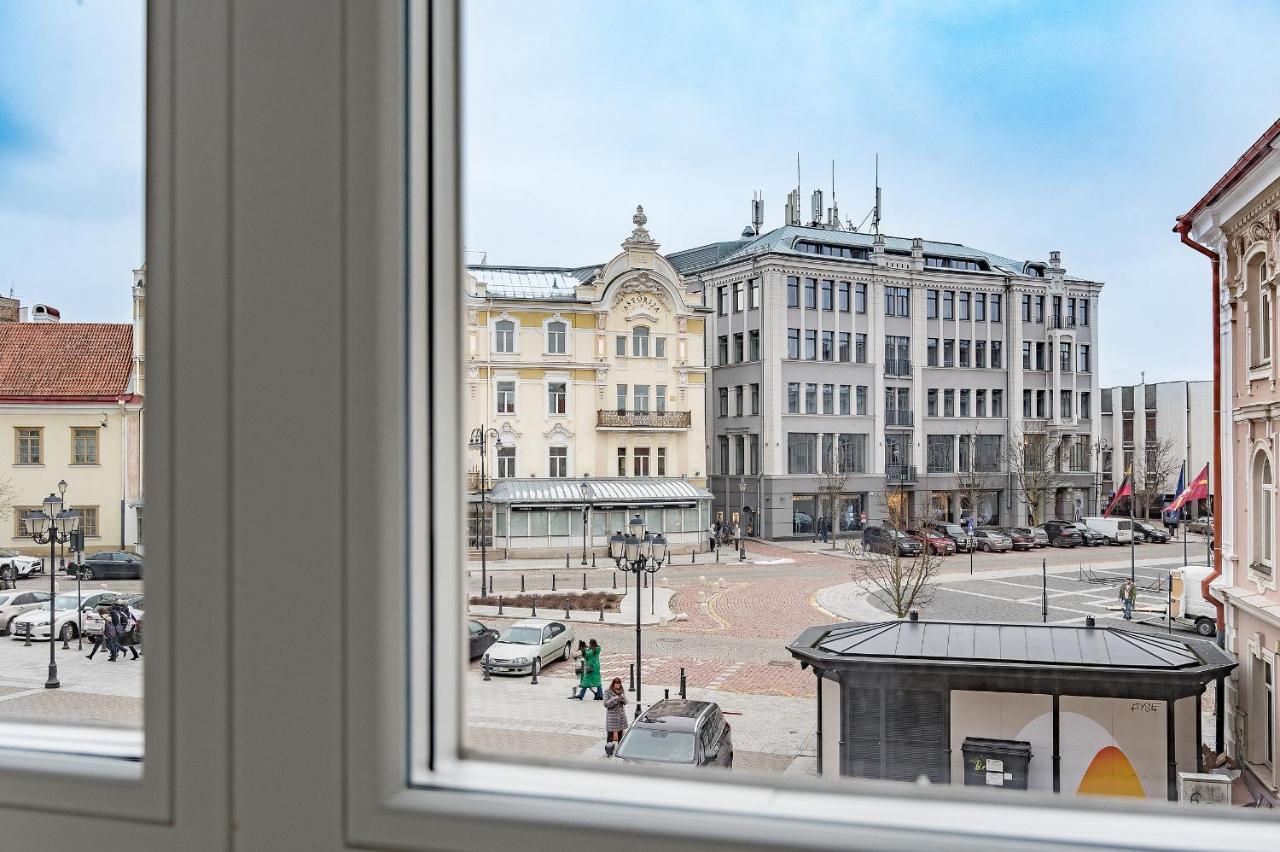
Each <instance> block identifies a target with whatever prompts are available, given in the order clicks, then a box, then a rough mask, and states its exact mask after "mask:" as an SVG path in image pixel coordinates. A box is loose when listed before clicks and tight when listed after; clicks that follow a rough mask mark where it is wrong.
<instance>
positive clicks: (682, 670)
mask: <svg viewBox="0 0 1280 852" xmlns="http://www.w3.org/2000/svg"><path fill="white" fill-rule="evenodd" d="M680 697H681V698H688V697H689V696H687V695H686V694H685V680H684V666H681V667H680Z"/></svg>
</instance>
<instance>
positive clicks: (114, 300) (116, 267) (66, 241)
mask: <svg viewBox="0 0 1280 852" xmlns="http://www.w3.org/2000/svg"><path fill="white" fill-rule="evenodd" d="M143 11H144V9H143V3H142V0H82V2H74V0H0V293H3V294H4V295H8V293H9V291H10V288H12V290H13V293H14V295H16V296H17V297H18V298H19V299H20V300H21V301H22V304H23V305H32V304H36V303H45V304H49V305H53V306H54V307H57V308H58V309H59V310H61V312H62V318H63V320H64V321H68V322H127V321H129V320H130V318H131V316H132V302H131V296H130V287H131V286H132V284H133V276H132V270H133V269H135V268H137V267H139V266H141V265H142V262H143V258H144V254H143V190H144V172H143V155H144V151H143V131H144V108H143V100H144V82H145V80H144V76H143V67H144V56H143V44H144V19H143Z"/></svg>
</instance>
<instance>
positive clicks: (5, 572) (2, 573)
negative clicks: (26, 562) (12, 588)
mask: <svg viewBox="0 0 1280 852" xmlns="http://www.w3.org/2000/svg"><path fill="white" fill-rule="evenodd" d="M0 577H3V578H4V579H6V580H8V581H9V582H11V583H12V582H13V581H14V580H16V579H18V569H16V568H14V567H13V566H12V565H6V566H4V568H3V569H0Z"/></svg>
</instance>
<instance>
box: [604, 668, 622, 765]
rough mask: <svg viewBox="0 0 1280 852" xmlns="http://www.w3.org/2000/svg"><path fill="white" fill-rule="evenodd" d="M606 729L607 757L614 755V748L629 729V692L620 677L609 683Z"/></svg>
mask: <svg viewBox="0 0 1280 852" xmlns="http://www.w3.org/2000/svg"><path fill="white" fill-rule="evenodd" d="M604 730H605V743H604V753H605V756H606V757H613V750H614V748H616V747H617V744H618V743H620V742H622V735H623V734H624V733H626V730H627V693H626V692H625V691H624V690H623V688H622V678H620V677H615V678H614V679H613V680H612V681H611V682H610V683H609V696H608V697H607V698H606V699H605V700H604Z"/></svg>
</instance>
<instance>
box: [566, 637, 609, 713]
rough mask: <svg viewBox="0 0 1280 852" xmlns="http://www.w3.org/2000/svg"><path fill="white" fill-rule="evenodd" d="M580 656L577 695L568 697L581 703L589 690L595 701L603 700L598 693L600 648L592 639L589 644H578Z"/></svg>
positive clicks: (600, 693)
mask: <svg viewBox="0 0 1280 852" xmlns="http://www.w3.org/2000/svg"><path fill="white" fill-rule="evenodd" d="M578 645H579V646H580V648H581V654H582V667H581V668H580V669H579V670H578V694H577V695H570V696H569V697H570V698H576V699H578V700H579V701H581V700H582V699H583V698H584V697H585V696H586V694H587V690H588V689H590V690H592V691H593V692H595V694H596V701H603V700H604V693H603V692H601V691H600V650H601V649H600V646H599V645H598V644H597V643H596V640H594V639H592V640H591V644H589V645H588V644H585V643H583V642H579V643H578Z"/></svg>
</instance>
